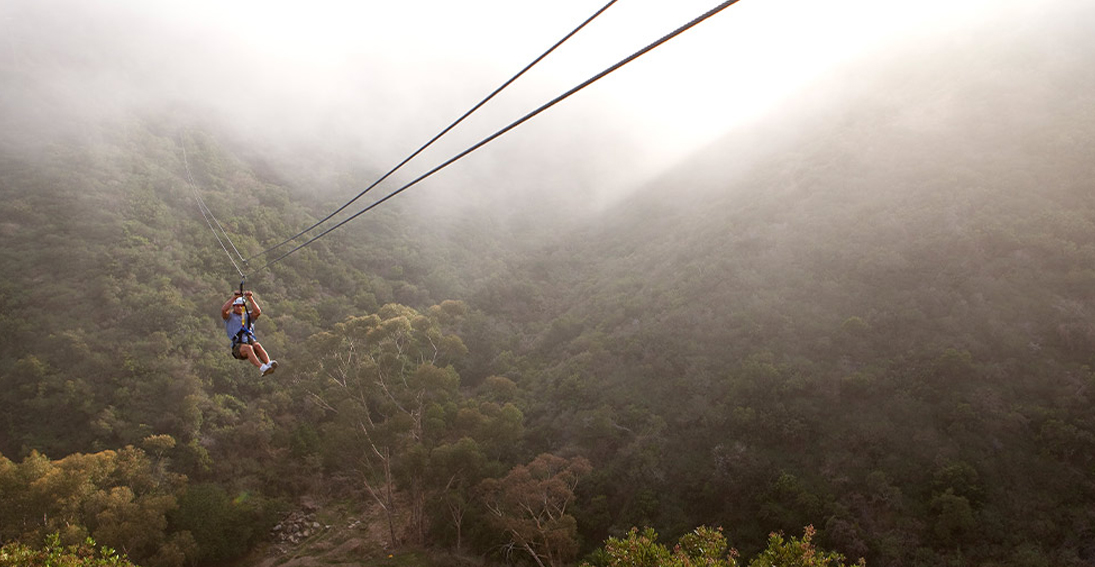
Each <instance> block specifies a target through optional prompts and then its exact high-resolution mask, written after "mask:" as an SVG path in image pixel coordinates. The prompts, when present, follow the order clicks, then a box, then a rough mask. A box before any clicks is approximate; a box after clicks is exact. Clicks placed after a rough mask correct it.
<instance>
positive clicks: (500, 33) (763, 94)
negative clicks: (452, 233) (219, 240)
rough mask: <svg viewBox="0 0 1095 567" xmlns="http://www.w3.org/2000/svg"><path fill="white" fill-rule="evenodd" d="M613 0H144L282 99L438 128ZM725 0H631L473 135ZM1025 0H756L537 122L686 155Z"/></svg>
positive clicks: (574, 42)
mask: <svg viewBox="0 0 1095 567" xmlns="http://www.w3.org/2000/svg"><path fill="white" fill-rule="evenodd" d="M604 3H605V1H604V0H555V1H553V2H547V3H544V2H532V1H525V0H467V1H462V2H453V1H451V0H420V1H408V2H390V1H385V2H375V1H367V2H345V1H334V0H308V1H266V0H254V1H250V0H249V1H232V2H225V1H223V0H217V1H205V0H201V1H189V2H185V3H181V4H180V3H164V2H149V3H144V6H143V7H142V8H141V9H143V10H145V11H148V12H150V13H152V14H153V15H155V14H159V15H160V16H161V17H162V18H163V19H165V20H166V19H170V20H171V25H181V26H187V27H190V28H191V29H193V30H200V31H201V33H209V34H212V35H213V36H214V37H217V36H219V37H217V39H218V41H220V40H223V41H231V42H232V44H234V45H235V46H237V47H240V48H242V49H243V50H244V51H242V52H241V53H240V54H239V57H241V59H240V61H241V64H242V65H245V66H247V67H250V68H251V69H252V70H256V71H259V72H260V74H259V75H258V76H257V78H258V79H259V80H261V81H262V82H263V84H264V87H263V88H264V89H270V90H274V89H276V90H280V91H281V92H279V93H277V94H276V96H284V97H287V98H288V100H295V101H296V102H297V103H298V104H302V105H305V106H306V107H307V106H311V105H317V106H319V107H322V108H333V107H337V108H355V107H356V111H357V112H361V113H363V114H364V115H365V117H366V118H365V120H367V121H372V122H375V121H387V122H390V124H387V125H386V128H391V127H393V126H396V125H398V126H399V127H400V129H401V130H403V132H404V133H406V134H408V135H410V138H411V139H414V138H415V136H417V137H418V138H417V139H419V140H420V141H424V139H426V138H428V137H429V135H430V134H432V133H434V132H436V131H438V130H439V129H440V127H441V126H443V125H445V124H447V122H446V121H447V120H450V119H453V118H455V117H456V116H458V115H459V114H460V113H462V111H464V110H465V109H467V108H469V107H470V106H471V105H472V104H474V103H475V102H477V101H478V100H479V99H480V98H481V97H482V96H485V95H486V94H487V93H489V92H490V91H491V90H492V89H493V88H494V87H496V86H497V85H498V84H500V83H501V82H502V81H503V80H504V79H506V78H508V77H509V76H511V75H512V74H513V73H514V72H516V71H517V70H518V69H520V68H521V67H523V66H524V65H525V64H526V63H528V62H529V61H531V60H532V59H533V57H535V56H536V55H538V54H539V53H541V52H542V51H543V50H545V49H546V48H547V47H548V46H550V45H551V44H552V43H554V42H555V41H556V40H557V39H559V38H560V37H562V35H563V34H564V33H565V32H567V31H569V30H571V29H573V28H574V27H575V26H576V25H577V24H578V23H579V22H581V21H582V20H584V19H585V18H586V17H588V16H589V15H590V14H592V13H593V12H594V11H595V10H596V9H597V8H599V7H601V6H602V5H604ZM717 4H718V2H717V1H716V0H672V1H667V0H619V1H618V2H617V3H616V4H615V5H614V6H613V7H612V8H610V9H609V10H608V11H607V12H606V13H604V14H603V15H602V16H601V17H600V18H599V19H598V20H597V21H595V22H594V23H593V24H592V25H591V26H589V27H587V28H586V29H585V30H583V31H582V32H581V33H580V34H579V35H578V36H576V37H574V38H573V39H571V40H570V42H568V43H567V44H566V45H565V46H564V47H563V48H561V49H560V50H559V51H557V52H556V53H554V54H553V55H552V56H551V57H550V58H549V59H547V60H545V61H544V62H542V63H541V64H540V66H538V67H537V68H536V69H535V70H534V71H533V72H532V73H530V74H529V75H526V77H525V78H523V79H522V80H521V82H519V83H517V84H515V85H514V86H512V87H511V89H512V92H507V96H506V97H504V98H501V99H499V104H501V105H502V106H504V108H505V111H498V112H497V113H491V114H490V119H489V120H488V119H486V118H484V119H483V120H480V121H477V122H476V123H474V124H469V125H468V127H467V128H465V129H462V130H461V136H462V137H464V138H465V139H467V140H472V139H479V138H481V137H482V136H483V135H486V134H488V133H490V132H493V131H494V130H495V129H496V128H497V127H499V126H502V125H504V124H506V123H508V122H509V119H512V118H516V117H517V116H520V115H521V114H523V112H524V111H527V110H531V109H532V108H535V107H536V106H537V105H539V104H540V103H543V102H546V101H547V100H550V99H551V98H552V97H554V96H556V95H558V94H560V93H562V92H564V91H565V90H567V89H569V88H570V87H571V86H573V85H576V84H578V83H579V82H581V81H582V80H584V79H586V78H588V77H590V76H592V75H593V74H595V73H597V72H598V71H600V70H601V69H604V68H606V67H608V66H609V65H611V64H612V63H614V62H616V61H618V60H619V59H622V58H623V57H625V56H626V55H628V54H630V53H632V52H634V51H636V50H637V49H639V48H641V47H642V46H644V45H646V44H648V43H650V42H651V41H653V40H655V39H657V38H659V37H661V36H662V35H664V34H665V33H667V32H669V31H671V30H673V29H675V28H677V27H678V26H680V25H681V24H683V23H685V22H687V21H689V20H691V19H692V18H694V17H696V16H697V15H699V14H701V13H703V12H705V11H707V10H708V9H710V8H712V7H713V6H715V5H717ZM1009 4H1012V5H1016V4H1018V3H1017V2H1000V1H995V2H990V1H988V0H920V1H917V2H906V1H896V0H830V1H825V2H821V1H818V0H741V1H740V2H738V3H737V4H736V5H734V6H731V7H730V8H728V9H726V10H725V11H723V12H722V13H720V14H718V15H716V16H714V17H713V18H712V19H710V20H708V21H706V22H704V23H702V24H701V25H699V26H698V27H696V28H694V29H693V30H691V31H689V32H687V33H686V34H684V35H683V36H681V37H679V38H677V39H675V40H673V41H672V42H670V43H668V44H666V45H664V46H662V47H660V48H659V49H658V50H656V51H654V52H652V53H650V54H648V55H646V56H644V57H643V58H641V59H639V60H637V61H635V62H634V63H632V64H630V65H629V66H627V67H625V68H624V69H621V70H620V71H618V72H616V73H615V74H613V75H611V76H609V77H607V78H605V79H604V80H603V81H601V82H600V83H598V84H597V85H595V86H593V87H591V88H590V89H587V90H586V91H583V92H582V93H580V94H578V95H576V96H575V97H574V98H572V99H571V100H568V101H567V102H566V103H564V106H560V107H556V108H555V109H553V110H551V111H550V114H545V115H544V116H542V117H540V118H537V119H536V120H537V121H550V120H552V119H553V118H558V119H560V120H563V119H565V118H569V117H574V116H577V117H579V118H581V121H582V124H583V125H584V126H583V127H584V128H588V129H589V130H590V131H589V132H587V135H591V136H594V137H597V136H598V135H599V134H598V132H597V131H596V129H597V128H598V124H597V123H596V122H592V123H591V122H590V120H596V117H598V116H603V118H604V122H605V123H607V124H609V125H608V126H606V127H608V128H612V129H617V128H623V130H625V131H627V132H629V133H631V137H637V138H649V141H648V142H646V143H649V144H652V145H653V146H654V147H656V148H657V149H658V152H656V153H659V154H660V153H665V152H668V154H673V155H675V154H677V153H678V152H684V151H689V150H692V149H695V147H697V146H699V145H702V144H705V143H707V142H709V141H710V140H712V139H713V138H715V137H718V136H719V135H721V134H723V133H725V132H726V131H727V130H728V129H729V128H731V127H733V126H734V125H735V124H736V123H738V122H739V121H741V120H743V119H748V118H749V117H752V116H756V115H757V114H758V113H763V112H766V111H769V110H770V109H771V108H772V107H773V106H775V105H777V104H779V102H780V101H781V100H782V99H783V98H784V97H787V96H788V95H790V94H792V93H794V92H795V91H796V89H799V88H801V87H802V86H803V85H805V84H807V83H808V82H809V81H811V80H813V79H815V78H816V77H817V76H818V75H819V74H821V73H823V72H824V71H825V70H826V69H828V68H831V67H832V66H834V65H838V64H841V63H843V62H846V61H848V60H849V59H851V58H854V57H856V56H857V55H858V54H862V53H864V52H871V51H874V50H878V49H882V48H884V47H886V46H887V45H892V44H895V43H901V42H907V41H910V40H911V39H912V40H915V39H917V38H923V37H925V34H929V35H930V34H931V33H947V32H948V31H950V30H954V29H960V28H961V27H962V26H964V25H968V24H969V22H970V21H976V20H977V19H978V18H984V17H987V16H988V15H989V14H990V13H993V12H999V11H1000V10H1001V9H1002V8H1003V7H1005V6H1007V5H1009ZM165 23H166V22H165ZM226 45H227V44H226ZM270 94H271V96H274V93H270ZM366 107H368V108H366ZM303 110H314V109H311V108H303V109H302V111H303ZM616 123H618V124H616ZM612 124H615V125H612ZM621 124H622V125H621ZM386 128H385V129H386ZM393 135H394V134H393ZM458 145H459V144H458ZM397 153H398V152H397Z"/></svg>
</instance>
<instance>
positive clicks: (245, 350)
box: [240, 345, 263, 368]
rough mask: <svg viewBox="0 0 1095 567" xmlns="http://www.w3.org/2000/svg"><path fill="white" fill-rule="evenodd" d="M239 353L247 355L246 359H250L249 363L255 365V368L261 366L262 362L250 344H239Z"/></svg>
mask: <svg viewBox="0 0 1095 567" xmlns="http://www.w3.org/2000/svg"><path fill="white" fill-rule="evenodd" d="M240 354H242V355H244V356H246V357H247V360H250V361H251V364H254V365H255V368H262V365H263V362H262V361H261V360H259V357H258V355H257V354H255V349H253V348H251V345H240Z"/></svg>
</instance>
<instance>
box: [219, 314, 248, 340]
mask: <svg viewBox="0 0 1095 567" xmlns="http://www.w3.org/2000/svg"><path fill="white" fill-rule="evenodd" d="M247 317H250V313H247V314H246V315H245V314H244V313H240V314H236V313H234V312H232V311H229V312H228V318H227V319H225V320H224V330H225V332H227V333H228V338H230V339H232V341H233V342H235V340H236V334H238V333H239V332H240V329H242V328H244V326H243V322H244V319H245V318H247ZM254 322H255V319H254V317H251V323H252V324H254ZM246 334H247V333H244V335H245V336H246ZM251 336H252V337H254V333H252V334H251ZM241 338H242V337H241Z"/></svg>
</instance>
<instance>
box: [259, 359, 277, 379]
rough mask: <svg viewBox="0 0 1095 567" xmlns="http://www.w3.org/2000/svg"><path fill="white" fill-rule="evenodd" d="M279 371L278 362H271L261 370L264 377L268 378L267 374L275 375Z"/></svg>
mask: <svg viewBox="0 0 1095 567" xmlns="http://www.w3.org/2000/svg"><path fill="white" fill-rule="evenodd" d="M277 369H278V361H276V360H271V361H270V363H269V364H263V365H262V368H261V369H260V370H262V375H263V376H266V375H267V374H273V373H274V371H275V370H277Z"/></svg>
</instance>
